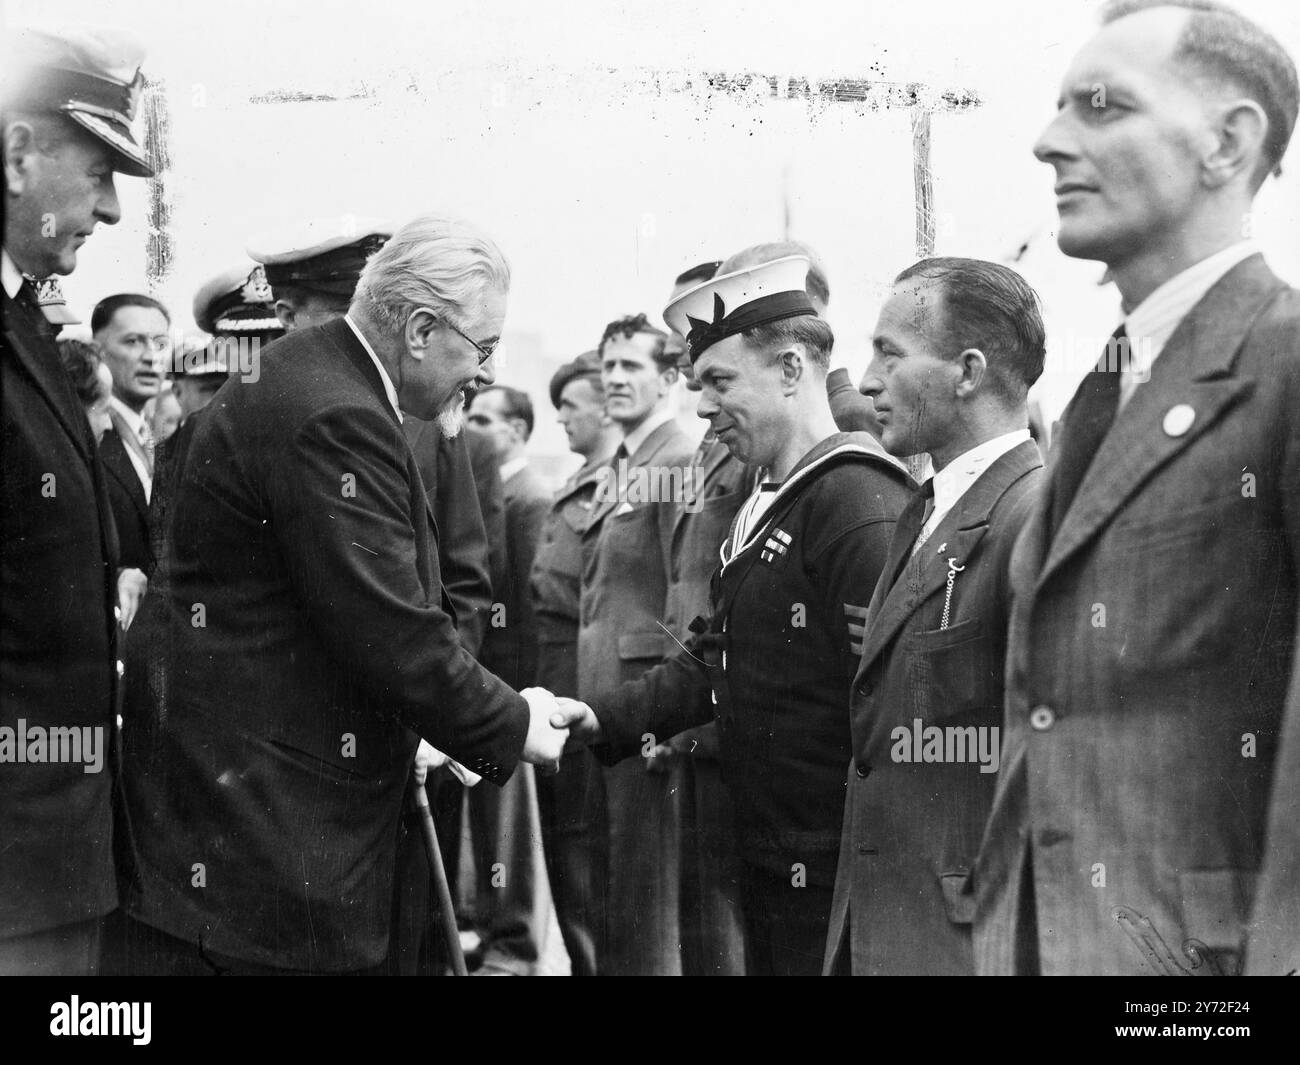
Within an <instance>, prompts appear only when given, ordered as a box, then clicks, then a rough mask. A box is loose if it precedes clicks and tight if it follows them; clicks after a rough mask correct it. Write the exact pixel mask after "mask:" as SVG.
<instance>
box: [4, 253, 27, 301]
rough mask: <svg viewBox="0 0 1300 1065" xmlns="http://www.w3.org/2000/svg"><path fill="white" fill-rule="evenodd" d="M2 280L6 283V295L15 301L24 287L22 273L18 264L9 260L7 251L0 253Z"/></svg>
mask: <svg viewBox="0 0 1300 1065" xmlns="http://www.w3.org/2000/svg"><path fill="white" fill-rule="evenodd" d="M0 280H2V281H3V283H4V288H5V295H6V296H8V297H9V298H10V299H13V298H14V297H16V296H17V295H18V290H19V289H20V288H22V287H23V275H22V271H21V270H19V269H18V264H17V263H15V262H14V261H13V260H12V259H11V258H9V253H8V252H7V251H0Z"/></svg>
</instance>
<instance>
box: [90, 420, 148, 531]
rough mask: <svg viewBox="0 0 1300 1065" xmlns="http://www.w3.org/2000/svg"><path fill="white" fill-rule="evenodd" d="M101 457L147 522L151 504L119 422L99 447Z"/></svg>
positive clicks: (109, 471)
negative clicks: (123, 439) (129, 453)
mask: <svg viewBox="0 0 1300 1065" xmlns="http://www.w3.org/2000/svg"><path fill="white" fill-rule="evenodd" d="M99 456H100V459H101V460H102V461H103V464H104V469H105V471H106V472H107V473H108V475H109V476H110V477H112V478H113V479H114V480H115V481H117V483H118V484H120V485H121V486H122V489H123V490H124V491H125V492H126V494H127V495H128V496H130V498H131V503H132V505H133V506H134V507H135V509H136V510H137V511H139V512H140V517H141V518H142V519H144V520H146V521H147V520H148V517H149V503H148V501H147V500H146V499H145V497H144V486H143V485H142V484H141V483H140V477H139V475H138V474H137V473H136V472H135V466H134V465H132V463H131V456H130V455H128V454H127V451H126V445H125V444H124V443H123V441H122V437H121V433H120V430H119V429H118V424H117V422H114V423H113V427H112V431H111V433H105V434H104V439H103V440H102V441H101V442H100V445H99Z"/></svg>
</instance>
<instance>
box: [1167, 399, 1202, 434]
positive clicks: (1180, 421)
mask: <svg viewBox="0 0 1300 1065" xmlns="http://www.w3.org/2000/svg"><path fill="white" fill-rule="evenodd" d="M1194 421H1196V411H1194V410H1192V408H1191V407H1189V406H1188V405H1187V404H1186V403H1178V404H1175V405H1174V406H1172V407H1170V408H1169V413H1168V414H1166V415H1165V422H1164V430H1165V435H1166V436H1182V435H1183V434H1184V433H1185V432H1187V430H1188V429H1190V428H1191V427H1192V422H1194Z"/></svg>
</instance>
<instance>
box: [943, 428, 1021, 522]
mask: <svg viewBox="0 0 1300 1065" xmlns="http://www.w3.org/2000/svg"><path fill="white" fill-rule="evenodd" d="M1029 439H1030V436H1029V430H1028V429H1017V430H1015V431H1014V432H1011V433H1003V434H1002V435H1001V436H995V437H993V438H992V439H991V440H985V441H984V443H982V444H976V445H975V447H973V448H971V449H970V450H969V451H964V452H962V453H961V454H960V455H958V456H957V457H956V458H955V459H953V460H952V461H951V462H950V463H948V465H946V466H945V467H944V468H943V469H941V470H940V471H939V472H938V473H936V474H935V475H934V510H935V513H946V512H947V511H949V510H951V509H952V508H953V507H954V506H956V504H957V501H958V500H959V499H961V497H962V496H964V495H965V494H966V492H967V490H968V489H969V488H970V486H971V485H973V484H974V483H975V482H976V481H978V480H979V479H980V476H981V475H982V474H983V473H984V471H985V470H987V469H988V468H989V467H990V466H992V465H993V463H995V462H997V460H998V459H1000V458H1001V457H1002V456H1003V455H1005V454H1006V453H1007V452H1008V451H1010V450H1011V449H1012V448H1014V447H1017V446H1019V445H1020V444H1022V443H1024V442H1025V441H1026V440H1029Z"/></svg>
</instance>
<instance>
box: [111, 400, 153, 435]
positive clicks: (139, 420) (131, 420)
mask: <svg viewBox="0 0 1300 1065" xmlns="http://www.w3.org/2000/svg"><path fill="white" fill-rule="evenodd" d="M108 405H109V406H110V407H112V408H113V410H115V411H117V413H118V414H120V415H121V416H122V420H123V421H124V422H126V424H127V425H128V426H130V429H131V432H133V433H135V438H136V439H137V440H139V439H140V433H141V431H142V430H143V429H144V415H143V414H137V413H136V412H135V411H133V410H132V409H131V408H130V407H128V406H127V405H126V404H125V403H123V402H122V401H121V400H120V399H118V398H117V397H116V396H109V398H108Z"/></svg>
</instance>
